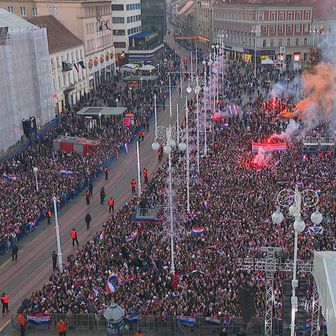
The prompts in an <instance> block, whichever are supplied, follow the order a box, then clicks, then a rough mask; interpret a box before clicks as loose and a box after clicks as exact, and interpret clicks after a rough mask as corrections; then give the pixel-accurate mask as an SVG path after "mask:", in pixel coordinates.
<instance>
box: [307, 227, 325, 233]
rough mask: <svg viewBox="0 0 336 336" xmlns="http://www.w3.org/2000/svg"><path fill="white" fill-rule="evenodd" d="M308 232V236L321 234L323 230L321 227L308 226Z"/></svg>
mask: <svg viewBox="0 0 336 336" xmlns="http://www.w3.org/2000/svg"><path fill="white" fill-rule="evenodd" d="M308 232H309V234H311V235H313V234H320V235H321V234H323V232H324V229H323V226H310V227H309V228H308Z"/></svg>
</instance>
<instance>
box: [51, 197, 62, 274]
mask: <svg viewBox="0 0 336 336" xmlns="http://www.w3.org/2000/svg"><path fill="white" fill-rule="evenodd" d="M53 202H54V213H55V230H56V243H57V259H58V268H59V270H60V272H63V263H62V249H61V237H60V230H59V225H58V215H57V200H56V197H55V196H53Z"/></svg>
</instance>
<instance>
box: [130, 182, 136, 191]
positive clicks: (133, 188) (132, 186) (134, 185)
mask: <svg viewBox="0 0 336 336" xmlns="http://www.w3.org/2000/svg"><path fill="white" fill-rule="evenodd" d="M131 188H132V194H135V188H136V181H135V180H134V179H132V181H131Z"/></svg>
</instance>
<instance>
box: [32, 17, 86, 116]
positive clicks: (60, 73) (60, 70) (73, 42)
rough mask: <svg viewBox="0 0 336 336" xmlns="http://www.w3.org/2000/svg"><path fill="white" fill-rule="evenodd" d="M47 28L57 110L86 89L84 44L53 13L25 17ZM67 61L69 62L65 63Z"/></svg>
mask: <svg viewBox="0 0 336 336" xmlns="http://www.w3.org/2000/svg"><path fill="white" fill-rule="evenodd" d="M27 20H28V21H29V22H30V23H33V24H35V25H37V26H40V27H45V28H47V33H48V46H49V58H50V64H51V71H52V80H53V95H52V99H53V105H54V108H55V112H56V113H60V112H62V111H63V110H64V109H65V108H66V109H69V108H70V107H72V106H73V105H75V104H76V103H77V101H79V100H80V98H81V96H82V95H84V94H85V93H88V92H89V80H88V77H87V68H86V66H85V56H84V44H83V42H82V41H81V40H80V39H79V38H77V37H76V36H75V35H74V34H72V33H71V32H70V31H69V30H68V29H66V28H65V27H64V26H63V25H62V24H61V23H60V22H59V21H58V20H56V18H55V17H54V16H52V15H46V16H34V17H32V18H29V19H27ZM68 61H69V63H68Z"/></svg>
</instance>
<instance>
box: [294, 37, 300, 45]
mask: <svg viewBox="0 0 336 336" xmlns="http://www.w3.org/2000/svg"><path fill="white" fill-rule="evenodd" d="M299 44H300V40H299V39H298V38H297V39H296V40H295V45H296V46H297V47H298V46H299Z"/></svg>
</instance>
